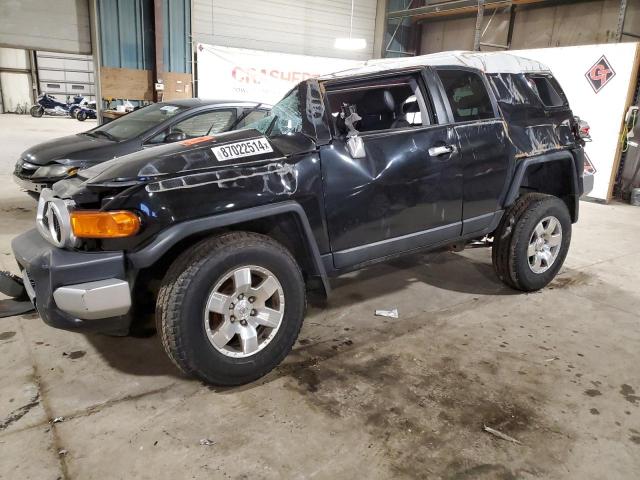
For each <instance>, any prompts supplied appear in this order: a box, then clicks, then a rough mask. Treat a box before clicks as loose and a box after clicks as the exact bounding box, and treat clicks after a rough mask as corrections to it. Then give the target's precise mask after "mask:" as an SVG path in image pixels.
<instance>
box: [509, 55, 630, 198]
mask: <svg viewBox="0 0 640 480" xmlns="http://www.w3.org/2000/svg"><path fill="white" fill-rule="evenodd" d="M637 48H638V44H637V43H617V44H614V43H609V44H601V45H583V46H578V47H555V48H542V49H535V50H513V51H511V52H509V53H513V54H515V55H521V56H523V57H527V58H531V59H534V60H538V61H540V62H542V63H544V64H545V65H547V66H548V67H549V68H550V69H551V71H552V72H553V75H554V76H555V77H556V78H557V79H558V81H559V82H560V85H561V86H562V89H563V90H564V93H565V94H566V95H567V98H568V99H569V104H570V106H571V109H572V110H573V113H574V115H577V116H579V117H580V118H582V119H584V120H586V121H587V122H588V123H589V125H590V126H591V137H592V138H593V141H592V142H591V143H587V146H586V148H585V151H586V153H587V156H588V157H589V160H591V163H592V164H593V166H594V168H595V171H596V173H595V178H594V187H593V191H591V193H589V194H588V196H589V197H592V198H597V199H600V200H609V199H610V197H611V190H612V188H613V185H612V181H613V180H615V173H616V172H613V169H614V168H617V166H618V160H619V158H618V157H619V155H620V152H619V149H618V145H619V141H620V134H621V127H622V122H623V120H624V116H625V113H626V111H627V108H628V107H629V105H627V100H628V95H629V90H630V88H631V89H633V88H634V87H635V81H636V78H637V77H636V75H637V72H636V51H637ZM603 59H604V60H603Z"/></svg>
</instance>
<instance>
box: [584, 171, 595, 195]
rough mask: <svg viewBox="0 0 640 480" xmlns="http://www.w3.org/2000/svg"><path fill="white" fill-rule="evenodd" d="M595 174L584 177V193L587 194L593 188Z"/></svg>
mask: <svg viewBox="0 0 640 480" xmlns="http://www.w3.org/2000/svg"><path fill="white" fill-rule="evenodd" d="M594 179H595V176H594V175H584V176H583V177H582V195H583V196H587V195H589V194H590V193H591V190H593V182H594Z"/></svg>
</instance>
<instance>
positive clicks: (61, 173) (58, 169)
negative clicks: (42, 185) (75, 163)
mask: <svg viewBox="0 0 640 480" xmlns="http://www.w3.org/2000/svg"><path fill="white" fill-rule="evenodd" d="M77 171H78V167H70V166H68V165H47V166H44V167H40V168H39V169H38V170H36V173H34V174H33V176H32V177H31V178H58V177H66V176H67V175H73V174H74V173H76V172H77Z"/></svg>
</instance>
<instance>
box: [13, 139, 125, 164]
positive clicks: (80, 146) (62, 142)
mask: <svg viewBox="0 0 640 480" xmlns="http://www.w3.org/2000/svg"><path fill="white" fill-rule="evenodd" d="M112 145H114V142H112V141H111V140H108V139H106V138H104V139H103V138H95V137H90V136H89V135H85V134H82V133H78V134H76V135H69V136H67V137H62V138H56V139H55V140H49V141H48V142H44V143H39V144H38V145H36V146H35V147H31V148H30V149H28V150H25V151H24V152H23V153H22V159H23V160H25V161H27V162H29V163H33V164H34V165H47V164H49V163H51V162H53V161H56V160H65V159H69V160H90V161H91V162H94V161H96V160H105V159H108V158H113V154H112V152H111V149H109V148H107V149H105V147H109V146H112ZM100 150H104V152H100ZM106 150H108V151H106Z"/></svg>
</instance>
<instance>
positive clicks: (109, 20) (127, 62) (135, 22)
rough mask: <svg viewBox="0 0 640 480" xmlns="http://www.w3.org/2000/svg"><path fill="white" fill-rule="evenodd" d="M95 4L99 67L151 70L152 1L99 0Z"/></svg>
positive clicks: (152, 46) (152, 45)
mask: <svg viewBox="0 0 640 480" xmlns="http://www.w3.org/2000/svg"><path fill="white" fill-rule="evenodd" d="M96 3H97V4H98V18H99V23H100V45H101V47H102V48H101V49H100V50H101V54H102V59H101V63H102V65H103V66H105V67H116V68H136V69H142V70H149V69H151V68H153V48H154V44H153V1H152V0H100V1H98V2H96Z"/></svg>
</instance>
